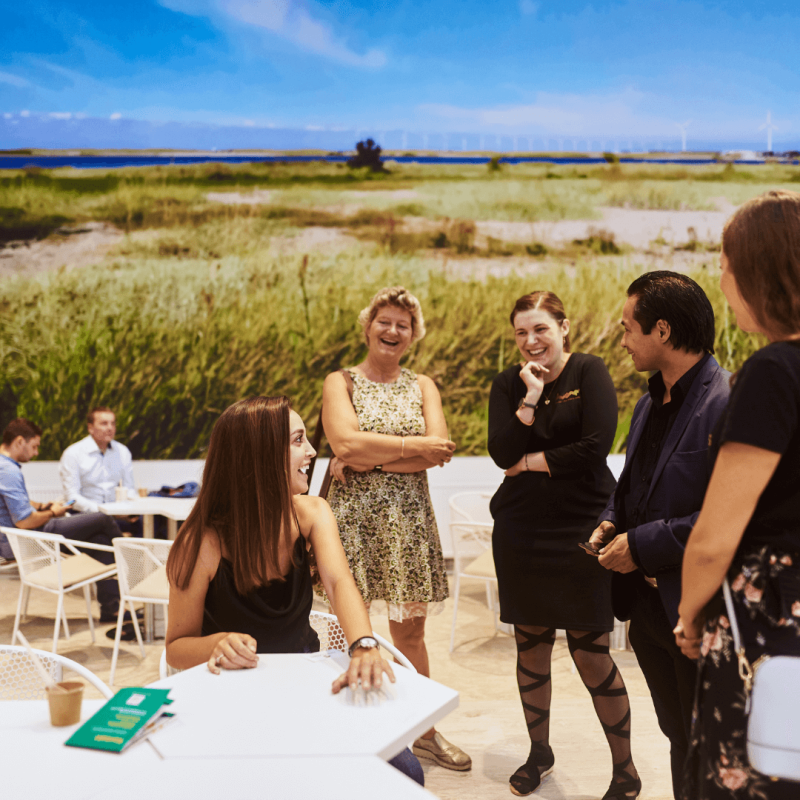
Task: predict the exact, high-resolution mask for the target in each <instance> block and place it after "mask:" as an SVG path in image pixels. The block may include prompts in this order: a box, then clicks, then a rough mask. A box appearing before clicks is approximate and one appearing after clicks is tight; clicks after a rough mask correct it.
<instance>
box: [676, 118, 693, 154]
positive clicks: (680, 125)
mask: <svg viewBox="0 0 800 800" xmlns="http://www.w3.org/2000/svg"><path fill="white" fill-rule="evenodd" d="M691 124H692V121H691V120H690V119H688V120H686V122H683V123H681V122H676V123H675V127H676V128H678V130H680V132H681V151H682V152H684V153H685V152H686V129H687V128H688V127H689V126H690V125H691Z"/></svg>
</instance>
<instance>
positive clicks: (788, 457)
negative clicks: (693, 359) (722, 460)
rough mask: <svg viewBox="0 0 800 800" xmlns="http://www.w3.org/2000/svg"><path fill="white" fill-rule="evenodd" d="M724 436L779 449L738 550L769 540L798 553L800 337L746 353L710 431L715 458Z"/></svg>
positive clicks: (799, 542) (776, 450)
mask: <svg viewBox="0 0 800 800" xmlns="http://www.w3.org/2000/svg"><path fill="white" fill-rule="evenodd" d="M725 442H740V443H741V444H749V445H753V446H754V447H759V448H761V449H763V450H769V451H771V452H773V453H780V455H781V460H780V461H779V462H778V466H777V468H776V469H775V472H774V474H773V475H772V478H770V481H769V483H768V484H767V486H766V488H765V489H764V491H763V492H762V494H761V497H760V498H759V500H758V503H757V504H756V508H755V511H754V512H753V516H752V517H751V518H750V522H749V523H748V525H747V528H746V529H745V532H744V536H743V537H742V543H741V545H740V546H739V549H740V552H743V551H750V550H753V549H754V548H758V547H761V546H763V545H765V544H768V545H771V546H772V547H773V548H776V549H778V550H780V551H784V552H791V553H800V342H773V343H772V344H769V345H767V346H766V347H764V348H762V349H761V350H759V351H758V352H757V353H754V354H753V355H752V356H750V358H749V359H747V361H746V362H745V364H744V366H743V367H742V368H741V369H740V370H739V372H738V373H737V375H736V380H735V382H734V384H733V388H732V389H731V397H730V400H729V402H728V407H727V409H726V410H725V413H724V414H723V415H722V417H721V418H720V421H719V423H718V425H717V428H716V430H715V431H714V434H713V436H712V442H711V457H712V458H713V459H714V460H715V461H716V458H717V455H718V453H719V448H720V447H721V446H722V445H723V444H724V443H725Z"/></svg>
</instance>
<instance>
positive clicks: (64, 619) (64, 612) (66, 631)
mask: <svg viewBox="0 0 800 800" xmlns="http://www.w3.org/2000/svg"><path fill="white" fill-rule="evenodd" d="M59 597H60V603H61V620H62V622H63V623H64V637H65V638H66V639H69V638H70V636H69V625H67V609H66V608H64V594H63V592H62V593H61V595H59Z"/></svg>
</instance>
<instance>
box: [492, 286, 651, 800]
mask: <svg viewBox="0 0 800 800" xmlns="http://www.w3.org/2000/svg"><path fill="white" fill-rule="evenodd" d="M511 324H512V325H513V326H514V333H515V337H516V342H517V347H518V348H519V350H520V353H521V354H522V358H523V362H522V364H516V365H515V366H513V367H510V368H509V369H507V370H505V371H504V372H501V373H500V374H499V375H498V376H497V377H496V378H495V379H494V383H493V384H492V392H491V397H490V400H489V453H490V455H491V456H492V458H493V459H494V461H495V463H497V464H498V466H500V467H502V468H503V469H505V471H506V473H505V474H506V479H505V480H504V481H503V483H502V485H501V486H500V488H499V489H498V490H497V493H496V494H495V496H494V497H493V498H492V503H491V511H492V516H493V518H494V533H493V537H492V541H493V550H494V560H495V565H496V568H497V578H498V583H499V595H500V618H501V620H502V621H503V622H507V623H511V624H513V625H514V630H515V636H516V641H517V654H518V657H517V681H518V683H519V691H520V697H521V699H522V706H523V709H524V712H525V721H526V723H527V725H528V732H529V734H530V737H531V750H530V755H529V756H528V760H527V761H526V762H525V764H523V765H522V766H521V767H520V768H519V769H518V770H517V771H516V772H515V773H514V774H513V775H512V776H511V778H510V784H511V791H512V793H513V794H516V795H526V794H530V793H531V792H533V791H534V790H535V789H536V788H537V787H538V786H539V784H540V783H541V778H542V777H543V776H544V775H545V774H547V773H548V772H549V771H550V770H551V769H552V767H553V763H554V757H553V751H552V750H551V749H550V745H549V716H550V694H551V689H550V656H551V653H552V649H553V643H554V640H555V632H556V629H557V628H560V629H565V630H566V631H567V640H568V644H569V650H570V653H571V655H572V658H573V660H574V661H575V665H576V667H577V668H578V672H579V673H580V676H581V678H582V680H583V682H584V684H585V685H586V687H587V689H588V690H589V693H590V694H591V695H592V699H593V701H594V706H595V710H596V712H597V715H598V717H599V719H600V722H601V724H602V726H603V730H604V731H605V733H606V737H607V739H608V743H609V745H610V747H611V754H612V759H613V765H614V769H613V779H612V781H611V786H610V788H609V790H608V792H607V793H606V795H605V798H611V797H620V798H622V797H626V796H627V797H630V798H633V797H636V796H637V795H638V793H639V790H640V789H641V784H640V782H639V780H638V774H637V772H636V769H635V768H634V766H633V763H632V761H631V755H630V706H629V703H628V695H627V692H626V691H625V684H624V683H623V680H622V676H621V675H620V674H619V672H618V670H617V668H616V666H615V664H614V662H613V661H612V660H611V656H610V655H609V632H610V631H611V630H612V629H613V627H614V620H613V615H612V611H611V576H610V573H609V572H607V571H606V570H604V569H603V568H602V567H600V565H599V564H598V563H597V561H596V560H595V559H591V558H586V554H585V553H584V552H583V551H582V550H581V549H580V547H579V546H578V545H579V543H581V542H586V541H587V540H588V539H589V537H590V535H591V533H592V531H593V529H594V526H595V524H596V520H597V518H598V516H599V515H600V514H601V513H602V511H603V509H604V508H605V506H606V503H607V501H608V498H609V496H610V495H611V493H612V492H613V491H614V485H615V483H614V478H613V476H612V474H611V472H610V470H609V469H608V467H607V465H606V457H607V455H608V452H609V450H610V449H611V443H612V442H613V439H614V432H615V430H616V425H617V396H616V392H615V390H614V384H613V383H612V381H611V376H610V375H609V374H608V370H607V369H606V367H605V364H604V363H603V361H602V360H601V359H599V358H597V357H596V356H591V355H586V354H583V353H572V352H570V344H569V327H570V325H569V320H568V319H567V318H566V314H565V312H564V306H563V304H562V303H561V301H560V300H559V299H558V297H556V295H554V294H553V293H552V292H534V293H532V294H529V295H525V296H524V297H521V298H520V299H519V300H517V302H516V305H515V306H514V309H513V311H512V312H511Z"/></svg>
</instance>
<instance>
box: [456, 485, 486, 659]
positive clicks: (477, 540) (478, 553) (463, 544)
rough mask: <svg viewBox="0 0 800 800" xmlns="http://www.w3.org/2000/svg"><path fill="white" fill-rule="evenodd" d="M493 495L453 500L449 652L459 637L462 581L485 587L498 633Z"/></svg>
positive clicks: (463, 494)
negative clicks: (467, 579)
mask: <svg viewBox="0 0 800 800" xmlns="http://www.w3.org/2000/svg"><path fill="white" fill-rule="evenodd" d="M490 498H491V494H489V493H487V492H459V493H458V494H454V495H451V496H450V499H449V503H450V537H451V540H452V543H453V573H454V576H455V588H454V591H453V624H452V627H451V629H450V652H451V653H452V652H453V647H454V645H455V637H456V618H457V616H458V598H459V595H460V592H461V579H462V578H470V579H473V580H480V581H483V583H484V585H485V586H486V605H487V606H488V607H489V608H490V609H491V611H492V615H493V617H494V626H495V630H498V625H497V612H498V603H497V600H496V591H497V574H496V573H495V568H494V558H493V557H492V549H491V548H492V528H493V527H494V522H493V521H492V515H491V514H490V512H489V500H490Z"/></svg>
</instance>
